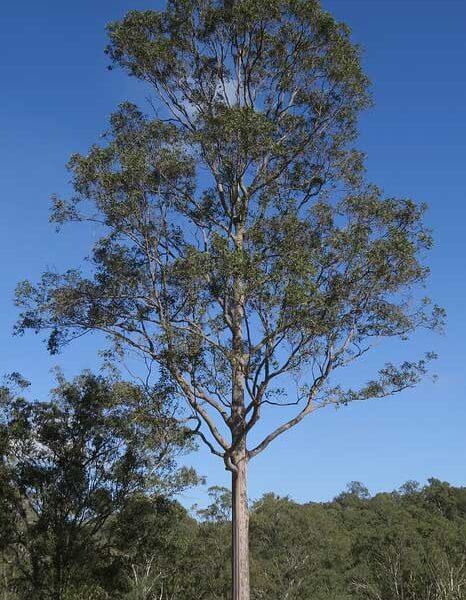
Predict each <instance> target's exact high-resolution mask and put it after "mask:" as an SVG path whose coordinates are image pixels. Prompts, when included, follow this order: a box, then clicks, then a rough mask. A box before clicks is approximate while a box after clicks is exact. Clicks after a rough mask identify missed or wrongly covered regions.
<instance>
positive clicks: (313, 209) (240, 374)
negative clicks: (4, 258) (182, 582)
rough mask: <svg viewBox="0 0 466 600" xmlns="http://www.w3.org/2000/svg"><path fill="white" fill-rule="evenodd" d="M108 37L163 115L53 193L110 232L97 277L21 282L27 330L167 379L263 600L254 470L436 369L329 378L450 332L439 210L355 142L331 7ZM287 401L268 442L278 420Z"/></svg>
mask: <svg viewBox="0 0 466 600" xmlns="http://www.w3.org/2000/svg"><path fill="white" fill-rule="evenodd" d="M109 36H110V42H109V46H108V49H107V53H108V56H109V57H110V59H111V61H112V64H113V65H116V66H120V67H121V68H123V69H124V70H125V71H127V72H128V73H129V74H130V75H131V76H133V77H135V78H137V79H139V80H142V81H144V82H145V83H146V84H148V85H149V86H150V87H151V89H152V95H153V99H152V104H153V107H154V108H155V111H154V113H152V114H150V115H149V116H147V115H145V114H143V112H141V111H140V110H139V109H138V108H137V107H136V106H134V105H132V104H129V103H126V104H123V105H122V106H120V107H119V108H118V110H117V111H116V112H115V114H113V116H112V117H111V122H110V127H109V129H108V131H107V133H106V134H105V141H104V142H103V143H101V144H100V145H95V146H93V147H92V148H91V149H90V151H89V153H87V154H86V155H80V154H77V155H74V156H73V157H72V158H71V160H70V163H69V168H70V171H71V174H72V182H73V186H74V190H75V195H74V196H73V197H72V198H71V200H63V199H59V198H55V200H54V208H53V213H52V219H53V221H55V222H56V223H58V224H60V225H61V224H63V223H66V222H79V223H83V222H89V223H92V224H96V223H97V224H98V226H100V227H101V230H102V236H101V238H100V239H99V240H98V242H97V243H96V245H95V247H94V249H93V254H92V265H93V268H94V274H93V275H91V276H89V275H88V274H84V273H83V272H81V271H80V270H70V271H68V272H67V273H65V274H63V275H57V274H56V273H50V272H49V273H45V274H44V276H43V278H42V280H41V282H39V283H38V284H37V285H32V284H31V283H28V282H24V283H22V284H20V286H19V288H18V295H17V298H18V303H19V305H20V306H21V308H22V316H21V319H20V322H19V324H18V331H20V332H21V331H24V330H26V329H33V330H36V331H40V330H43V329H48V330H50V338H49V348H50V350H51V351H55V350H57V349H58V348H59V347H60V346H61V345H62V344H64V343H66V342H68V341H69V340H70V339H72V338H73V337H74V336H76V335H80V334H82V333H83V332H92V331H99V332H102V333H103V334H105V335H106V336H108V338H109V340H111V341H112V342H113V343H114V347H115V348H116V349H117V350H119V351H122V352H123V351H124V350H125V349H127V348H131V349H134V350H135V351H137V352H138V353H140V354H141V355H143V356H144V357H146V360H149V361H151V362H154V363H156V364H157V365H158V367H159V369H158V372H159V373H160V375H161V377H162V379H163V381H164V382H165V384H166V385H167V386H168V387H169V388H170V392H171V393H172V394H175V395H177V396H179V397H180V398H183V400H184V401H185V402H186V406H187V411H188V412H187V414H185V415H184V418H185V419H191V420H192V424H193V433H195V434H196V435H198V436H200V438H202V440H203V441H204V442H205V444H206V445H207V446H208V448H209V449H210V451H211V452H212V453H213V454H215V455H216V456H218V457H219V458H221V459H222V460H223V461H224V463H225V467H226V469H228V470H229V471H231V474H232V498H233V519H232V522H233V525H232V531H233V535H232V539H233V565H232V571H233V599H234V600H248V599H249V596H250V593H249V566H248V565H249V557H248V508H247V487H246V481H247V470H248V464H249V461H250V460H251V459H252V458H254V457H255V456H257V455H258V454H259V453H261V452H262V451H264V450H265V449H266V448H267V447H268V446H269V444H270V443H271V442H273V441H274V440H275V439H276V438H277V437H278V436H280V435H281V434H283V433H285V432H286V431H288V430H289V429H291V428H292V427H294V426H295V425H297V424H298V423H300V422H301V421H302V420H303V419H304V418H305V417H306V416H308V415H310V414H311V413H313V412H315V411H316V410H317V409H319V408H322V407H325V406H328V405H340V404H346V403H348V402H351V401H355V400H361V399H366V398H373V397H377V398H379V397H383V396H388V395H390V394H393V393H395V392H398V391H400V390H402V389H404V388H406V387H409V386H412V385H414V384H416V383H417V381H418V380H419V378H420V377H421V376H422V375H423V374H424V372H425V370H426V361H427V359H428V358H431V355H427V356H426V357H421V358H420V359H419V357H413V358H414V360H412V361H407V362H404V363H402V364H400V365H396V364H393V363H388V364H386V365H384V366H382V368H381V370H380V372H378V373H376V374H374V377H373V378H372V379H371V380H370V381H369V382H367V383H362V384H361V386H360V387H357V388H354V389H348V388H345V387H342V386H341V385H337V384H336V383H335V380H332V379H331V376H332V375H333V374H334V373H335V371H337V370H338V369H341V368H343V367H345V366H347V365H349V364H350V363H353V362H354V361H356V360H357V359H361V358H362V357H364V356H365V355H366V353H367V352H368V351H369V350H370V349H371V347H372V345H373V342H374V341H376V340H378V341H380V340H384V339H387V338H406V337H408V336H409V335H410V334H411V333H413V332H414V331H415V330H416V329H417V328H419V327H434V326H436V325H438V324H439V321H440V320H441V318H442V311H441V310H440V309H437V308H433V309H432V307H431V306H429V302H428V301H426V300H424V301H421V302H419V303H417V302H416V301H415V299H416V298H417V297H419V294H418V291H417V289H418V288H419V286H422V284H423V282H424V281H425V279H426V276H427V274H428V270H427V268H426V266H425V265H424V263H423V260H424V258H423V257H424V252H425V251H426V250H428V249H429V248H430V246H431V237H430V234H429V232H428V231H427V230H426V228H425V226H424V225H423V213H424V209H425V207H424V206H420V205H417V204H416V203H415V202H413V201H412V200H410V199H405V198H386V197H385V196H384V195H383V193H382V191H381V190H379V189H378V188H377V187H375V186H373V185H370V184H368V183H367V182H366V180H365V173H364V168H363V156H362V155H361V153H360V152H358V151H357V150H356V149H355V148H354V141H355V139H356V134H357V117H358V114H359V113H360V111H361V110H363V109H365V108H367V107H368V106H369V104H370V96H369V93H368V80H367V78H366V76H365V75H364V73H363V71H362V69H361V64H360V52H359V49H358V48H357V47H356V46H355V45H354V44H353V43H352V41H351V39H350V32H349V30H348V28H347V27H346V26H345V25H343V24H340V23H338V22H336V21H335V20H334V18H332V16H331V15H329V14H328V13H327V12H325V11H324V10H323V9H322V8H321V6H320V4H319V3H318V2H317V1H316V0H238V1H236V2H227V1H226V0H225V1H222V0H168V2H167V6H166V9H165V10H164V11H152V10H151V11H145V12H138V11H132V12H130V13H128V15H127V16H126V17H125V18H124V19H123V20H121V21H120V22H116V23H113V24H111V25H110V26H109ZM292 380H293V381H294V380H296V381H297V382H298V383H297V387H296V390H297V391H296V395H293V396H292V397H290V389H291V387H290V385H289V383H287V382H289V381H292ZM283 390H285V391H286V392H284V391H283ZM290 404H294V405H295V409H296V413H295V414H294V415H293V416H291V417H290V416H288V412H287V416H286V417H282V422H280V414H277V415H276V416H275V418H273V419H272V421H273V422H274V423H275V424H276V425H275V426H274V427H271V429H270V430H269V431H268V433H267V434H266V435H265V436H264V437H263V438H259V437H258V435H257V434H256V431H257V428H256V429H255V426H256V425H257V423H259V421H260V420H261V418H263V416H264V414H265V413H267V412H268V411H272V410H274V411H276V412H278V411H280V407H282V406H284V405H288V408H287V411H289V410H290V406H289V405H290ZM282 410H283V409H282Z"/></svg>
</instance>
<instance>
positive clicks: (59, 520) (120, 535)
mask: <svg viewBox="0 0 466 600" xmlns="http://www.w3.org/2000/svg"><path fill="white" fill-rule="evenodd" d="M23 387H25V383H24V382H22V380H21V378H20V377H19V376H14V377H13V379H12V380H11V382H10V385H7V386H5V387H4V388H2V391H1V394H0V399H1V422H0V445H1V465H0V468H1V470H0V484H1V487H0V490H1V492H0V543H1V562H0V575H1V587H0V593H1V595H0V598H1V599H2V600H16V599H17V600H21V599H23V598H24V599H25V598H28V599H31V600H33V599H37V600H49V599H50V600H72V599H73V600H78V599H81V600H85V599H87V600H91V599H92V600H94V599H95V600H97V599H110V598H112V599H122V600H123V599H127V600H130V599H131V600H198V599H205V600H226V599H228V598H229V594H230V527H229V519H230V495H229V492H228V491H227V490H224V489H222V488H211V490H210V496H211V504H210V505H209V506H208V507H207V508H205V509H203V510H196V509H192V510H191V511H188V510H186V509H185V508H184V507H182V506H181V505H180V504H179V502H177V501H176V499H175V495H176V493H177V492H179V491H180V490H182V489H184V488H186V487H188V486H189V485H192V484H193V483H196V481H197V477H196V475H195V473H192V472H190V471H186V470H179V469H177V467H176V457H177V455H178V454H179V453H180V452H184V451H186V450H189V449H190V448H191V441H190V439H189V437H186V435H185V433H184V432H183V430H182V429H181V430H180V428H179V427H176V426H175V425H174V422H173V420H172V418H171V415H170V411H169V410H167V403H166V401H165V402H160V396H159V391H158V390H147V389H145V388H144V387H138V386H135V385H129V384H127V383H122V382H108V381H106V380H104V379H102V378H99V377H96V376H93V375H91V374H84V375H82V376H81V377H79V378H78V379H76V380H75V381H73V382H66V381H64V380H63V378H60V379H59V381H58V384H57V387H56V389H55V390H54V391H53V393H52V396H51V398H50V399H48V400H47V401H45V402H38V401H36V402H30V401H27V400H26V399H25V398H24V397H23V396H22V395H21V394H22V393H21V392H18V391H17V390H18V388H19V389H21V388H23ZM15 388H16V391H15ZM251 550H252V564H251V568H252V583H253V598H254V599H256V600H261V599H267V600H298V599H299V600H353V599H368V600H371V599H373V600H396V599H403V600H460V599H464V598H466V489H465V488H455V487H452V486H450V485H449V484H447V483H443V482H441V481H438V480H436V479H432V480H430V481H429V483H428V485H426V486H424V487H420V486H418V485H417V484H416V483H414V482H408V483H406V484H405V485H404V486H402V488H401V489H399V490H397V491H395V492H391V493H380V494H377V495H376V496H374V497H370V495H369V493H368V491H367V489H366V488H364V486H363V485H362V484H359V483H352V484H350V485H349V486H348V488H347V490H346V491H345V492H343V493H342V494H340V495H339V496H338V497H336V498H335V499H334V500H333V501H332V502H327V503H312V502H311V503H308V504H298V503H296V502H294V501H292V500H291V499H289V498H279V497H277V496H275V495H273V494H267V495H265V496H263V497H262V498H261V499H260V500H258V501H256V502H254V503H253V504H252V506H251Z"/></svg>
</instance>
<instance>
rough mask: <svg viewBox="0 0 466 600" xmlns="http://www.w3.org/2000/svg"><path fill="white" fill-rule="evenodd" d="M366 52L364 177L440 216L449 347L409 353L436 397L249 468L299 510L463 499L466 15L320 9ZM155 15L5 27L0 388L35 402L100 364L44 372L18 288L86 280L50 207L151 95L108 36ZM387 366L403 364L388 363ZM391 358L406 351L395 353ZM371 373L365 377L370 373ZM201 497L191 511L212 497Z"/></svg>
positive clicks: (368, 0)
mask: <svg viewBox="0 0 466 600" xmlns="http://www.w3.org/2000/svg"><path fill="white" fill-rule="evenodd" d="M324 6H326V7H327V8H328V9H329V10H331V11H333V12H334V13H335V14H336V15H337V17H339V18H340V19H342V20H345V21H346V22H348V23H349V25H350V26H351V27H352V29H353V32H354V39H355V40H356V41H357V42H359V43H360V44H362V45H363V46H364V48H365V65H366V70H367V72H368V73H369V75H370V77H371V79H372V81H373V83H374V87H373V91H374V95H375V100H376V106H375V108H374V109H372V110H371V111H370V112H369V113H368V114H367V115H365V116H364V118H363V120H362V123H361V140H360V146H361V147H362V149H364V150H365V151H366V152H367V154H368V163H367V164H368V172H369V178H370V179H371V180H373V181H374V182H376V183H377V184H379V185H381V186H382V187H383V188H384V189H385V190H386V192H387V194H392V195H401V196H403V195H405V196H411V197H413V198H415V199H418V200H420V201H426V202H428V204H429V205H430V211H429V214H428V221H429V223H430V224H431V226H432V227H433V229H434V232H435V240H436V245H435V249H434V251H433V252H432V254H431V257H430V265H431V267H432V278H431V285H430V292H431V295H432V296H433V297H434V298H435V300H436V301H437V302H439V303H440V304H442V305H443V306H445V307H446V309H447V311H448V329H447V333H446V335H445V336H443V337H430V336H422V338H420V339H418V340H417V341H416V342H415V343H413V344H412V345H411V346H410V347H409V348H406V347H404V348H402V349H401V352H402V353H406V354H407V355H409V352H417V351H422V350H424V349H434V350H436V351H437V352H438V353H439V354H440V360H439V361H438V364H437V365H436V372H437V373H438V375H439V377H440V379H439V381H438V383H436V384H435V385H434V384H432V383H431V382H426V383H424V384H423V385H421V386H420V387H418V388H417V389H416V390H414V391H410V392H406V393H404V394H402V395H400V396H397V397H396V398H394V399H390V400H383V401H372V402H368V403H365V404H358V405H353V406H351V407H349V408H347V409H342V410H340V411H337V412H335V411H333V410H330V411H328V412H326V413H325V414H324V413H323V412H322V413H321V414H320V415H318V416H316V417H311V418H310V419H309V420H308V421H306V422H305V423H304V424H302V425H301V426H300V427H299V429H297V430H295V431H294V433H292V434H290V435H288V436H285V437H282V438H281V439H280V440H279V441H278V442H276V443H275V445H273V446H272V447H271V448H270V449H269V451H268V452H267V453H266V454H264V455H263V456H262V457H260V458H258V459H257V460H256V462H255V464H253V466H252V472H251V478H250V488H251V496H252V497H257V496H258V495H260V494H261V493H262V492H264V491H269V490H273V491H276V492H277V493H280V494H289V495H291V496H292V497H294V498H296V499H297V500H300V501H305V500H309V499H313V500H320V499H329V498H331V497H333V496H334V495H335V494H336V493H338V492H339V491H340V490H341V489H342V488H343V487H344V485H345V484H346V482H348V481H350V480H354V479H357V480H361V481H363V482H364V483H365V484H366V485H367V486H368V487H369V488H370V489H371V491H373V492H376V491H378V490H382V489H392V488H394V487H397V486H399V485H400V484H401V483H403V482H404V481H405V480H407V479H417V480H420V481H425V480H426V478H427V477H429V476H435V477H439V478H441V479H446V480H448V481H450V482H452V483H454V484H458V485H466V466H465V463H466V460H465V459H466V435H465V425H466V402H465V399H466V398H465V396H466V366H465V359H466V343H465V340H466V318H465V312H466V308H465V307H466V277H465V275H466V266H465V265H466V250H465V247H466V246H465V237H466V236H465V234H464V231H465V223H466V202H465V200H466V198H465V189H466V181H465V159H466V70H465V65H466V2H464V1H463V0H430V1H429V0H327V1H325V0H324ZM154 7H155V8H157V7H160V3H158V2H156V1H155V2H154V1H151V0H145V1H142V0H99V1H98V2H96V1H95V0H81V1H80V2H63V1H62V0H47V2H38V1H37V0H22V1H21V2H5V3H3V5H2V10H1V14H0V86H1V87H0V182H1V186H0V203H1V213H0V214H1V220H0V250H1V253H0V256H1V266H0V269H1V276H0V314H1V321H0V373H1V372H3V373H6V372H10V371H12V370H19V371H21V372H22V373H23V374H24V375H25V376H26V377H27V378H28V379H30V380H31V381H32V383H33V390H34V394H35V395H36V396H40V395H41V394H44V393H45V392H46V390H47V389H48V388H49V386H50V385H51V383H52V381H53V377H52V375H51V373H50V368H51V367H52V366H53V365H55V364H60V365H61V366H62V367H63V368H64V370H65V373H66V374H67V375H69V376H71V375H73V374H76V373H77V372H79V371H80V370H81V369H82V368H84V367H90V368H92V367H94V366H95V364H96V351H97V344H96V341H95V340H92V339H90V338H89V339H84V340H82V341H79V342H77V343H75V344H74V345H73V346H71V347H70V348H69V349H67V350H66V351H65V352H64V353H63V354H62V355H61V356H60V357H58V358H57V357H52V358H51V357H49V356H48V355H47V352H46V349H45V347H44V346H43V344H42V343H41V340H40V336H39V337H34V336H33V335H32V334H28V335H27V336H25V337H23V338H12V336H11V332H12V327H13V323H14V321H15V315H16V311H15V308H14V306H13V290H14V287H15V284H16V282H17V281H18V280H20V279H24V278H30V279H33V280H34V279H37V278H38V277H39V275H40V273H41V271H42V270H43V269H44V267H53V268H56V269H57V270H61V269H63V268H66V267H68V266H75V265H76V264H78V262H79V260H80V259H81V257H82V256H83V254H86V253H87V252H88V248H89V242H90V241H92V235H90V236H89V235H87V236H86V235H83V234H84V231H79V230H76V229H75V230H73V231H72V230H68V232H67V235H64V234H62V235H56V234H55V233H54V230H53V228H52V227H51V226H50V225H49V224H48V208H49V201H48V198H49V196H50V194H51V193H53V192H57V193H66V192H67V190H68V175H67V173H66V171H65V168H64V164H65V162H66V160H67V158H68V156H69V155H70V154H71V153H72V152H74V151H84V150H86V148H87V147H88V146H89V145H90V144H91V143H93V142H94V141H96V140H97V138H98V135H99V134H100V133H101V132H102V131H103V129H104V128H105V126H106V122H107V118H108V115H109V114H110V112H111V111H112V110H113V108H114V107H115V106H116V105H117V104H118V103H119V102H120V101H122V100H125V99H131V100H135V101H137V102H144V98H145V95H146V93H147V91H146V90H143V89H142V88H141V87H140V86H139V85H138V84H136V82H134V81H133V80H131V79H128V78H126V77H124V76H123V75H122V74H119V73H117V72H111V73H109V72H107V71H106V69H105V67H106V65H107V60H106V58H105V56H104V54H103V48H104V46H105V43H106V39H105V30H104V28H105V24H106V23H107V22H108V21H110V20H113V19H117V18H119V17H121V16H122V15H123V14H124V13H125V12H126V11H127V10H129V9H131V8H139V9H145V8H154ZM387 350H390V351H391V354H390V353H388V352H387V354H386V355H384V356H383V358H387V359H389V358H393V348H392V347H390V348H389V349H387ZM395 352H398V351H397V350H396V351H395ZM362 372H364V373H365V365H362V366H361V373H362ZM190 462H192V463H193V464H194V465H195V466H196V467H197V468H198V469H199V470H200V471H201V472H202V473H205V474H207V475H208V476H209V483H210V484H225V483H227V478H226V474H225V473H224V471H223V469H222V467H221V465H220V464H217V463H216V461H215V460H213V459H212V458H211V457H210V456H208V454H207V452H206V451H204V450H202V451H201V452H200V453H199V454H197V455H196V456H193V457H192V458H191V459H190ZM202 496H203V492H202V491H197V490H193V491H192V493H191V492H189V493H187V494H186V497H185V501H186V502H187V503H190V502H191V501H192V502H194V501H195V500H196V499H197V498H202Z"/></svg>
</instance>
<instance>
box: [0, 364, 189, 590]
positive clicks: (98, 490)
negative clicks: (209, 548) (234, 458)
mask: <svg viewBox="0 0 466 600" xmlns="http://www.w3.org/2000/svg"><path fill="white" fill-rule="evenodd" d="M146 394H147V391H146V390H142V389H141V388H139V387H137V386H135V385H129V384H126V383H122V382H117V383H109V382H108V381H106V380H104V379H102V378H100V377H97V376H94V375H92V374H89V373H86V374H84V375H82V376H80V377H78V378H77V379H75V380H74V381H72V382H66V381H65V380H63V378H60V379H59V384H58V387H57V388H56V389H55V390H54V391H53V394H52V398H51V400H50V401H47V402H29V401H27V400H26V399H24V398H23V397H21V396H18V395H16V394H15V393H14V392H12V391H11V389H10V388H8V387H4V388H2V389H1V390H0V417H1V418H0V439H1V455H0V461H1V462H0V478H1V482H2V486H1V490H0V509H1V510H0V518H1V519H2V520H5V521H6V522H7V523H8V525H7V526H6V527H3V526H2V528H1V532H0V541H1V544H2V546H3V548H4V550H5V551H6V552H7V553H8V556H9V557H11V560H12V562H13V563H14V565H15V568H16V571H17V578H16V579H17V583H16V585H17V587H18V589H21V590H22V592H21V593H22V597H29V598H38V599H41V600H44V599H48V598H50V599H52V600H61V599H63V598H64V596H65V593H66V592H67V590H68V589H69V588H70V586H71V585H72V584H73V582H76V581H77V580H81V579H82V578H81V574H82V573H87V574H88V577H87V579H86V581H85V583H86V584H87V583H89V576H91V575H92V573H95V572H97V570H98V563H99V561H101V560H103V558H104V557H105V552H106V540H105V538H104V537H103V536H102V530H103V528H104V526H105V524H106V523H107V521H108V519H109V518H110V517H112V516H114V515H115V514H116V513H118V511H121V510H122V509H123V507H124V506H125V505H126V504H127V503H128V501H129V499H130V498H131V497H132V495H134V494H136V493H140V492H142V491H145V492H146V493H151V492H154V491H157V490H164V491H165V490H167V484H169V483H173V484H175V485H176V484H178V483H179V484H181V480H182V479H183V477H184V474H183V473H180V474H179V477H177V475H176V473H175V472H174V469H175V464H174V452H175V451H176V450H177V449H179V447H180V444H181V440H182V437H180V436H179V434H178V431H177V429H176V428H175V427H174V426H173V425H174V424H173V421H172V420H170V419H169V418H167V416H166V414H165V412H164V411H165V409H164V408H163V407H162V405H160V403H158V402H157V401H155V400H154V398H153V399H152V402H151V407H152V414H151V415H150V418H148V415H147V410H146V407H145V404H146ZM143 406H144V413H141V412H140V411H141V407H143ZM156 407H158V410H156ZM141 415H143V416H141ZM96 563H97V564H96Z"/></svg>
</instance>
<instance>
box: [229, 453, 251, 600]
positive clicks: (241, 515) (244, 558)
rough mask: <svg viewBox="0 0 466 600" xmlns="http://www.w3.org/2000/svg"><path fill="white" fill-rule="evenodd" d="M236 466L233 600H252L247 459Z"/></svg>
mask: <svg viewBox="0 0 466 600" xmlns="http://www.w3.org/2000/svg"><path fill="white" fill-rule="evenodd" d="M236 466H237V471H235V472H233V473H232V492H233V498H232V501H233V506H232V600H250V587H249V586H250V584H249V510H248V499H247V469H248V459H247V457H246V456H245V455H243V457H242V458H240V459H239V460H238V461H237V462H236Z"/></svg>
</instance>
